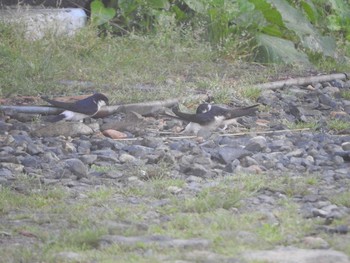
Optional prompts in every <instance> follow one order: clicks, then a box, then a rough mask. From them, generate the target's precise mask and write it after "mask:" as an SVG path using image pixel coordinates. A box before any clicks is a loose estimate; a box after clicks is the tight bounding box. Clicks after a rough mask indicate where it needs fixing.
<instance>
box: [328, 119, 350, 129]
mask: <svg viewBox="0 0 350 263" xmlns="http://www.w3.org/2000/svg"><path fill="white" fill-rule="evenodd" d="M327 126H328V127H329V129H331V130H335V131H342V130H346V129H350V123H349V122H348V121H343V120H339V119H334V120H330V121H328V122H327Z"/></svg>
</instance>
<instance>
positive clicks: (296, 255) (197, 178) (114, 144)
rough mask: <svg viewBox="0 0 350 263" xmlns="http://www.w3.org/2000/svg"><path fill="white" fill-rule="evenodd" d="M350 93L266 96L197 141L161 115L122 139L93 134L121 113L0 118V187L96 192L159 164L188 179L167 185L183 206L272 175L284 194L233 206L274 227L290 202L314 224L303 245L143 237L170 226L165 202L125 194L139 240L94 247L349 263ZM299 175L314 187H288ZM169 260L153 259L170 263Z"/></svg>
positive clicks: (331, 87) (71, 256) (143, 177)
mask: <svg viewBox="0 0 350 263" xmlns="http://www.w3.org/2000/svg"><path fill="white" fill-rule="evenodd" d="M349 93H350V81H347V82H343V81H340V80H335V81H332V82H327V83H315V84H313V85H309V86H307V87H303V86H293V87H286V88H283V89H279V90H274V91H273V90H265V91H263V92H262V93H261V95H260V97H259V98H258V99H257V102H258V103H260V104H261V105H262V106H261V107H260V112H259V113H258V114H257V115H256V116H249V117H243V118H241V119H240V120H239V122H240V123H241V124H242V126H238V127H236V126H233V127H230V128H229V130H226V131H218V132H215V133H212V134H209V135H208V134H205V136H203V137H196V138H193V137H186V136H182V137H179V135H178V134H176V133H175V131H177V130H178V129H179V127H182V126H183V125H184V123H182V121H180V120H176V119H171V118H168V117H164V116H153V117H138V120H137V123H138V124H137V125H136V124H135V126H129V127H124V128H123V129H122V131H121V133H120V134H118V135H119V136H121V137H124V139H123V140H114V139H111V138H108V137H106V136H104V135H103V134H102V133H101V132H100V131H102V130H103V127H106V126H108V127H109V128H111V127H112V129H113V124H114V123H116V122H118V123H119V122H120V120H122V119H123V116H112V117H108V118H105V119H103V120H102V119H99V120H92V121H91V122H90V123H61V122H60V123H56V124H49V123H46V122H44V121H40V120H39V121H31V120H32V116H24V115H11V117H8V115H6V114H4V115H3V117H2V118H1V119H0V138H1V140H0V162H1V163H0V184H1V186H2V188H1V189H5V188H6V187H10V188H11V189H13V188H15V189H14V191H18V192H19V193H23V192H26V190H27V189H26V187H27V185H23V186H22V187H21V183H20V180H21V177H20V176H19V175H22V174H25V175H26V176H27V177H29V178H36V179H38V181H40V183H41V184H42V185H49V186H55V185H59V186H64V187H66V188H67V189H70V191H73V192H74V193H76V195H78V196H79V194H81V195H83V193H84V192H86V191H88V190H89V189H92V188H94V187H96V186H104V185H107V186H113V187H117V188H118V187H119V188H126V187H128V186H130V185H144V184H145V183H146V182H147V180H150V179H151V178H153V177H157V176H158V175H159V173H160V172H159V170H160V169H163V168H164V167H165V168H164V169H166V171H167V173H166V176H167V177H168V178H172V179H179V180H184V182H185V184H184V185H182V186H181V187H179V186H169V187H168V188H167V191H169V192H170V193H172V194H173V195H175V196H176V197H177V198H179V200H186V198H190V197H193V196H196V195H198V194H199V193H201V192H202V191H204V190H205V189H207V188H208V187H211V186H213V185H215V184H218V183H219V182H221V181H222V180H223V179H224V178H229V177H235V176H237V175H239V174H252V175H265V176H267V177H268V178H271V185H273V180H274V179H275V178H278V177H281V176H284V177H288V178H291V180H292V181H288V185H289V188H287V187H286V188H285V189H284V190H283V189H278V190H276V189H274V187H272V186H271V187H266V188H265V189H260V190H259V191H258V193H256V194H255V195H253V196H249V197H245V198H244V199H243V200H242V204H241V205H240V207H239V209H238V210H239V211H244V212H249V211H252V212H253V211H255V212H256V211H260V212H261V213H264V214H265V215H266V218H267V220H268V222H270V223H272V224H274V223H278V220H279V219H278V218H277V217H276V216H275V215H274V213H273V212H272V211H274V210H275V209H278V207H279V205H280V202H281V200H283V199H285V198H287V197H290V196H291V198H292V201H293V203H294V204H295V205H296V206H297V211H298V214H300V215H301V216H302V218H305V219H310V220H313V221H314V222H317V223H315V225H317V226H315V230H314V233H313V234H312V235H311V234H310V233H308V235H306V236H305V237H304V239H303V242H304V244H307V246H306V248H303V249H301V248H296V247H291V246H289V245H290V244H293V242H290V243H288V242H287V246H283V245H282V246H281V247H278V248H272V249H269V250H265V251H250V252H249V253H248V252H245V253H242V254H240V256H238V257H235V258H230V257H226V256H224V255H220V254H219V253H214V252H211V251H210V247H211V245H212V242H213V240H209V239H205V238H200V237H198V238H189V239H182V238H174V237H170V236H165V235H149V232H147V229H149V226H150V225H154V224H163V223H164V222H168V221H169V220H171V219H169V218H163V217H161V216H160V215H159V213H158V212H157V207H158V206H162V205H164V204H166V202H167V200H166V199H164V200H163V199H159V200H157V202H158V203H157V202H156V204H155V203H154V201H152V202H153V203H152V202H151V201H150V200H148V199H147V198H145V199H144V200H140V198H138V197H134V198H131V197H127V198H126V197H122V198H120V199H119V200H117V201H118V202H121V203H123V202H134V203H143V204H145V205H146V206H147V207H148V212H147V214H146V215H145V218H146V219H145V221H146V222H145V223H143V224H140V225H135V224H131V226H132V227H133V228H135V227H136V228H138V229H139V232H138V234H139V235H133V236H123V235H117V234H113V231H111V232H110V233H108V235H102V236H101V237H100V238H99V242H98V248H97V249H100V250H101V249H104V248H105V247H106V246H107V247H108V246H111V244H119V245H123V246H133V245H135V244H138V243H140V242H141V243H145V244H151V245H154V246H161V247H165V248H176V249H180V250H181V249H187V250H190V252H188V253H187V254H186V256H184V258H182V260H183V261H181V262H193V261H196V262H202V261H206V262H251V261H254V260H260V261H264V262H265V261H266V262H349V258H348V256H349V255H346V254H347V253H349V251H350V249H349V246H350V239H349V233H348V231H349V225H350V207H349V205H350V201H348V200H345V201H343V202H335V201H334V200H336V199H335V198H336V197H339V196H345V197H350V195H349V194H348V193H349V186H350V128H349V125H346V124H349V123H350V115H349V114H350V100H349V99H346V98H348V97H346V96H345V95H344V94H349ZM237 106H240V105H237ZM332 124H333V126H332ZM342 124H344V125H343V126H341V125H342ZM305 127H308V128H305ZM297 129H298V130H297ZM119 131H120V130H119ZM238 132H243V134H237V133H238ZM105 134H106V133H105ZM125 137H126V138H125ZM301 177H305V178H310V177H311V178H316V180H317V183H316V184H311V183H310V184H308V185H307V186H305V185H299V184H297V183H295V185H294V184H293V182H294V181H293V180H294V179H295V182H297V180H298V178H301ZM286 184H287V183H286ZM291 184H292V186H291ZM14 186H15V187H14ZM290 187H292V188H293V187H294V188H295V189H294V190H293V191H292V192H291V193H290V192H288V191H291V190H290ZM75 198H76V197H75ZM130 198H131V199H130ZM71 202H74V198H72V200H71ZM162 202H163V203H162ZM15 221H16V222H15ZM334 222H337V223H336V224H335V223H334ZM0 223H1V225H2V230H3V233H7V230H8V229H10V228H11V226H13V225H14V224H26V222H25V220H14V219H13V217H11V216H9V214H7V215H6V216H4V218H3V219H1V220H0ZM105 223H106V224H107V225H108V226H109V228H110V229H115V228H118V229H119V228H130V227H131V226H130V224H129V223H122V222H117V223H116V222H105ZM123 224H124V225H123ZM140 233H148V234H140ZM0 234H1V233H0ZM324 234H325V235H333V236H334V237H335V238H338V237H340V239H341V240H342V241H341V242H344V247H345V249H344V250H345V253H344V252H341V251H336V250H335V249H334V248H333V247H332V244H330V243H329V242H327V241H326V240H325V239H324V238H322V237H320V236H322V235H324ZM240 235H241V236H242V239H246V240H247V242H252V243H254V242H256V237H254V234H253V233H245V232H244V231H242V233H240ZM288 238H290V239H293V236H291V237H288ZM21 239H22V241H21ZM25 239H28V237H25V236H23V235H22V236H21V235H6V234H1V235H0V244H2V245H6V244H10V245H13V244H27V243H28V241H24V240H25ZM33 242H34V243H35V242H39V241H33ZM57 257H58V258H59V259H58V262H60V260H62V261H68V262H81V261H79V260H81V254H79V253H75V252H61V253H58V254H57ZM286 258H290V260H286ZM320 259H323V261H319V260H320ZM172 260H173V259H169V258H166V257H165V258H160V261H168V262H175V261H172ZM260 261H259V262H260ZM82 262H83V261H82ZM84 262H85V261H84ZM89 262H90V261H89ZM91 262H92V261H91Z"/></svg>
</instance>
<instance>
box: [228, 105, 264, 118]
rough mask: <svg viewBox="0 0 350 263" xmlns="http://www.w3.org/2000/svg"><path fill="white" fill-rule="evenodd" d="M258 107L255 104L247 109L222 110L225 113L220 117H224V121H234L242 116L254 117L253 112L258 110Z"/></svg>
mask: <svg viewBox="0 0 350 263" xmlns="http://www.w3.org/2000/svg"><path fill="white" fill-rule="evenodd" d="M258 106H259V104H255V105H252V106H249V107H244V108H236V109H232V110H226V109H223V110H224V111H225V113H223V114H222V115H224V116H225V118H226V119H234V118H238V117H242V116H248V115H254V114H255V112H256V111H257V110H258Z"/></svg>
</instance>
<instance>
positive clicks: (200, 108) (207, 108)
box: [196, 103, 211, 114]
mask: <svg viewBox="0 0 350 263" xmlns="http://www.w3.org/2000/svg"><path fill="white" fill-rule="evenodd" d="M210 110H211V105H210V104H209V103H203V104H199V106H198V107H197V110H196V114H201V113H206V112H208V111H210Z"/></svg>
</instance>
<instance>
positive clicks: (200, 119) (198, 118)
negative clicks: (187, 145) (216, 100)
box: [172, 107, 214, 125]
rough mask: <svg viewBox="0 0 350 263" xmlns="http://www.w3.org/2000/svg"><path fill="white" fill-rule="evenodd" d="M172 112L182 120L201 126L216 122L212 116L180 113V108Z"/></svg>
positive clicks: (175, 108)
mask: <svg viewBox="0 0 350 263" xmlns="http://www.w3.org/2000/svg"><path fill="white" fill-rule="evenodd" d="M172 111H173V112H174V113H175V114H176V115H177V116H178V117H180V118H181V119H183V120H185V121H189V122H195V123H198V124H201V125H205V124H209V123H210V122H212V121H213V120H214V117H213V116H212V115H211V114H208V112H206V113H199V114H191V113H185V112H181V111H179V108H178V107H174V108H173V109H172Z"/></svg>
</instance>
